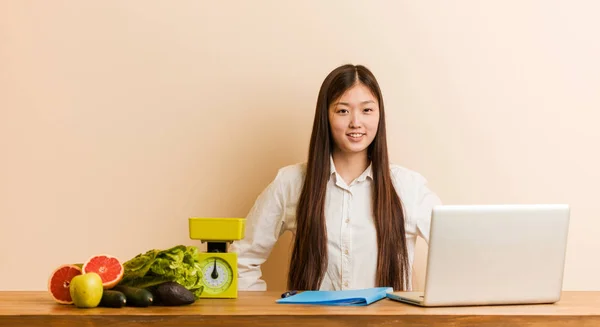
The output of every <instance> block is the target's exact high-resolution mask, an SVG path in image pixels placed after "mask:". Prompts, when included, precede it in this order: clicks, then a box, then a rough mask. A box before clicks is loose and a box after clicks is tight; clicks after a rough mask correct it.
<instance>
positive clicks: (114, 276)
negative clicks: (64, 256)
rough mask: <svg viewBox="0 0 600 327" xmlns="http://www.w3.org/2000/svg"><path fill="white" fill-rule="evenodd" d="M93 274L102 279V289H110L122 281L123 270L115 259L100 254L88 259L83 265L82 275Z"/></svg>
mask: <svg viewBox="0 0 600 327" xmlns="http://www.w3.org/2000/svg"><path fill="white" fill-rule="evenodd" d="M90 272H95V273H97V274H98V275H100V278H101V279H102V286H103V287H104V289H105V290H106V289H111V288H113V287H115V286H117V284H118V283H119V282H120V281H121V279H123V273H124V272H125V269H124V268H123V265H122V264H121V262H120V261H119V259H117V258H116V257H113V256H111V255H106V254H101V255H95V256H93V257H91V258H89V259H88V260H87V261H86V262H85V263H84V264H83V273H90Z"/></svg>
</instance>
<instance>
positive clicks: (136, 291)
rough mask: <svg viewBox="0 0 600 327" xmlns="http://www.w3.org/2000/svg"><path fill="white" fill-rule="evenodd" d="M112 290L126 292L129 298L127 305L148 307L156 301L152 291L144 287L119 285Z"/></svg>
mask: <svg viewBox="0 0 600 327" xmlns="http://www.w3.org/2000/svg"><path fill="white" fill-rule="evenodd" d="M112 290H114V291H119V292H122V293H123V294H125V297H126V298H127V306H132V307H147V306H149V305H151V304H152V303H153V302H154V296H153V295H152V293H150V291H148V290H147V289H144V288H137V287H131V286H124V285H117V286H115V287H114V288H112Z"/></svg>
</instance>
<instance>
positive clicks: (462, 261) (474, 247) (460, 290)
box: [387, 204, 570, 306]
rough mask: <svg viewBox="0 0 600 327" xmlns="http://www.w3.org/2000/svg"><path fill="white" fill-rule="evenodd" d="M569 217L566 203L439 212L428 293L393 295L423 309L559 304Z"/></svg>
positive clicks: (436, 213) (440, 209) (433, 222)
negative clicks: (430, 307) (426, 307)
mask: <svg viewBox="0 0 600 327" xmlns="http://www.w3.org/2000/svg"><path fill="white" fill-rule="evenodd" d="M569 217H570V208H569V206H568V205H563V204H544V205H442V206H437V207H435V208H434V209H433V212H432V217H431V219H432V220H431V230H430V236H429V251H428V257H427V269H426V277H425V287H424V292H390V293H388V294H387V297H388V298H390V299H392V300H396V301H401V302H405V303H410V304H415V305H419V306H464V305H502V304H534V303H555V302H557V301H559V300H560V295H561V291H562V282H563V271H564V265H565V254H566V247H567V234H568V227H569Z"/></svg>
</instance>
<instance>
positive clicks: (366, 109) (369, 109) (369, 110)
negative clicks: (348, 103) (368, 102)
mask: <svg viewBox="0 0 600 327" xmlns="http://www.w3.org/2000/svg"><path fill="white" fill-rule="evenodd" d="M364 111H366V112H371V111H373V109H371V108H365V109H364Z"/></svg>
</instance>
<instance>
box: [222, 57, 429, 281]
mask: <svg viewBox="0 0 600 327" xmlns="http://www.w3.org/2000/svg"><path fill="white" fill-rule="evenodd" d="M437 204H440V200H439V198H438V197H437V196H436V195H435V194H434V193H433V192H432V191H430V190H429V189H428V187H427V181H426V179H425V178H424V177H423V176H421V175H420V174H419V173H417V172H414V171H411V170H409V169H407V168H404V167H401V166H399V165H395V164H390V163H389V161H388V150H387V141H386V125H385V111H384V105H383V97H382V95H381V90H380V88H379V85H378V83H377V80H376V79H375V77H374V76H373V74H372V73H371V72H370V71H369V70H368V69H367V68H365V67H363V66H360V65H359V66H354V65H344V66H341V67H338V68H336V69H334V70H333V71H332V72H331V73H330V74H329V75H328V76H327V77H326V78H325V81H324V82H323V84H322V86H321V89H320V91H319V95H318V99H317V106H316V111H315V117H314V123H313V130H312V135H311V139H310V148H309V154H308V161H307V162H306V163H299V164H295V165H290V166H287V167H283V168H281V169H279V171H278V173H277V176H276V177H275V179H274V180H273V181H272V182H271V183H270V184H269V186H268V187H267V188H266V189H265V190H264V191H263V192H262V193H261V194H260V196H259V197H258V199H257V200H256V203H255V204H254V206H253V207H252V209H251V210H250V212H249V214H248V217H247V220H246V234H245V237H244V239H243V240H240V241H237V242H234V243H233V244H232V245H231V247H230V251H232V252H236V253H237V254H238V277H239V278H238V280H239V284H238V289H239V290H266V283H265V282H264V281H263V280H261V276H262V274H261V264H262V263H264V262H265V261H266V259H267V257H268V256H269V254H270V252H271V250H272V248H273V246H274V245H275V243H276V242H277V239H278V238H279V236H280V235H282V234H283V233H284V232H285V231H288V230H289V231H291V232H292V233H293V234H294V236H295V237H294V244H293V246H294V247H293V251H292V257H291V261H290V266H289V274H288V289H290V290H344V289H359V288H368V287H379V286H382V287H393V288H394V290H410V289H411V267H412V262H413V256H414V247H415V242H416V237H417V236H421V237H423V238H424V239H425V241H426V242H428V241H429V240H428V237H429V225H430V216H431V210H432V208H433V206H435V205H437Z"/></svg>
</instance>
